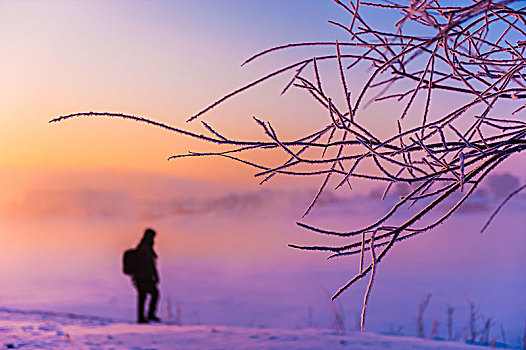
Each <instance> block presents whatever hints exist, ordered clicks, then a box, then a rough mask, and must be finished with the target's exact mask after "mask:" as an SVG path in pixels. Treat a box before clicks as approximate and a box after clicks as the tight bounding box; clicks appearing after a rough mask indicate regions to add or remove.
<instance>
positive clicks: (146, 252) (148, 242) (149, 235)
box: [132, 228, 161, 323]
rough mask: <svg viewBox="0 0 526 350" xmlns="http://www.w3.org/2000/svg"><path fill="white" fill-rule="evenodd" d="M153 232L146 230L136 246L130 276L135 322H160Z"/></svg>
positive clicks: (157, 274) (157, 275)
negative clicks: (134, 259)
mask: <svg viewBox="0 0 526 350" xmlns="http://www.w3.org/2000/svg"><path fill="white" fill-rule="evenodd" d="M155 234H156V233H155V231H154V230H152V229H150V228H148V229H146V230H145V231H144V236H143V237H142V239H141V242H140V243H139V245H138V246H137V248H136V249H137V268H136V272H135V273H134V274H133V275H132V277H133V282H134V284H135V288H137V322H138V323H148V321H155V322H159V321H161V320H160V319H159V318H158V317H157V316H156V315H155V311H156V309H157V301H158V299H159V289H158V288H157V284H158V283H159V273H158V272H157V264H156V260H157V254H156V253H155V251H154V250H153V243H154V238H155ZM147 294H150V305H149V307H148V318H146V317H145V316H144V303H145V301H146V295H147Z"/></svg>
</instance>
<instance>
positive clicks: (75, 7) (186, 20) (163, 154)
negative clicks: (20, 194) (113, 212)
mask: <svg viewBox="0 0 526 350" xmlns="http://www.w3.org/2000/svg"><path fill="white" fill-rule="evenodd" d="M345 15H346V14H345V13H343V12H342V11H341V9H339V8H338V7H337V6H334V5H333V4H332V3H331V2H329V1H326V2H325V1H319V2H318V1H311V2H305V1H299V0H298V1H290V0H289V1H279V2H278V1H276V2H265V1H248V2H246V1H199V2H196V1H173V2H168V1H126V2H124V1H112V2H108V1H73V2H71V1H46V2H40V1H2V2H0V41H1V42H2V43H3V47H4V49H3V50H2V51H3V53H2V58H1V60H0V74H1V76H2V79H1V81H0V115H1V119H0V169H1V170H0V171H1V173H0V174H2V175H1V179H2V189H3V194H2V195H3V196H9V194H8V192H9V191H12V190H13V188H14V187H16V185H14V184H12V182H15V179H16V180H17V181H16V182H20V181H21V180H22V179H25V178H31V177H33V176H35V175H36V174H38V173H39V172H40V175H43V174H44V173H46V172H49V171H52V172H54V173H56V172H58V171H62V170H64V171H80V172H82V171H88V170H101V169H102V170H118V171H143V172H153V173H163V174H170V175H171V176H177V177H191V178H199V179H205V180H210V179H211V177H213V179H215V180H221V181H226V182H231V183H232V182H234V183H238V182H239V181H241V182H253V181H254V180H253V179H252V177H251V174H252V170H251V169H247V168H246V167H243V166H239V165H236V164H233V163H232V162H225V161H223V160H222V161H218V160H214V159H210V160H209V161H205V162H203V161H199V162H198V163H196V162H194V161H184V160H182V161H179V162H178V163H177V164H174V162H167V161H166V159H167V158H168V157H169V156H170V155H173V154H177V153H185V152H187V151H188V150H189V149H196V148H195V147H197V149H199V147H203V146H200V145H197V146H196V145H195V142H193V141H192V140H190V139H188V138H186V137H181V136H175V135H172V134H169V133H167V132H166V131H162V130H160V129H156V128H152V127H150V126H147V125H137V124H136V123H133V122H127V121H123V120H109V119H102V118H100V119H97V120H87V119H77V120H72V121H67V122H64V123H61V124H60V125H56V124H48V121H49V120H50V119H52V118H54V117H57V116H60V115H65V114H70V113H75V112H81V111H109V112H121V113H129V114H134V115H141V116H145V117H148V118H151V119H154V120H157V121H161V122H164V123H168V124H171V125H175V126H179V127H185V128H190V129H194V130H200V129H199V127H200V125H199V124H200V123H199V122H197V123H193V125H192V124H186V123H185V120H186V119H187V118H188V117H189V116H191V115H193V114H194V113H196V112H198V111H199V110H201V109H202V108H203V107H205V106H206V105H207V104H209V103H211V102H213V100H214V99H217V98H219V97H221V96H222V95H224V94H225V93H227V92H229V91H231V90H233V89H235V88H237V87H239V86H241V85H242V84H244V83H246V82H248V81H250V80H253V79H254V78H256V77H258V76H259V75H261V74H263V73H266V72H268V71H269V70H270V69H272V68H276V67H277V65H279V64H280V63H282V62H284V60H283V58H280V59H281V61H278V60H276V57H275V56H274V57H270V58H269V59H263V60H261V61H260V63H256V64H252V65H249V66H247V67H244V68H240V64H241V62H243V61H244V60H245V59H246V58H248V57H249V56H250V55H252V54H253V53H255V52H258V51H260V50H263V49H266V48H268V47H271V46H273V45H276V44H281V43H284V42H292V41H302V40H334V39H335V38H338V36H339V35H340V34H339V33H340V31H339V30H336V29H335V28H334V27H332V26H330V25H329V24H327V19H328V18H333V19H334V18H336V19H342V18H345ZM285 62H287V61H286V60H285ZM288 79H290V77H289V76H286V77H282V78H278V79H277V80H276V81H275V82H270V83H268V84H265V85H264V86H262V87H261V88H259V89H257V90H255V91H253V92H252V91H251V92H248V93H247V94H245V96H241V97H240V98H236V99H234V100H232V103H228V104H225V105H224V106H221V107H220V108H217V109H216V110H214V111H213V112H212V113H210V118H209V119H207V120H208V121H209V122H210V123H211V124H212V125H214V126H216V127H218V128H220V129H222V130H225V132H226V133H227V134H228V133H229V132H230V133H232V132H233V131H235V132H236V133H237V134H239V135H242V136H247V137H253V136H256V135H260V130H258V128H257V127H256V126H255V125H254V123H253V121H252V120H251V116H252V115H258V116H260V117H261V118H264V119H265V118H267V119H270V118H271V117H275V116H284V117H283V118H275V119H277V120H276V124H277V126H282V127H283V128H284V129H285V130H288V129H291V128H290V126H291V125H297V124H296V123H297V120H293V119H292V118H297V116H295V115H291V113H290V111H291V110H292V108H293V107H292V106H294V104H295V106H294V110H295V111H297V114H300V115H301V119H302V123H301V125H302V126H303V127H307V128H308V127H315V126H317V125H318V123H319V121H317V118H316V115H315V113H313V111H312V110H310V108H309V107H311V106H312V105H313V104H312V103H311V102H310V101H308V99H307V98H306V97H304V96H303V95H301V94H299V93H297V92H291V93H290V94H289V96H288V98H280V97H279V92H280V91H281V88H282V86H283V85H284V84H285V83H286V81H287V80H288ZM323 122H324V123H325V121H323ZM199 132H201V131H199ZM285 132H286V131H285ZM292 134H293V133H292ZM192 147H194V148H192ZM212 169H213V170H214V171H213V176H212V175H211V174H210V173H211V170H212Z"/></svg>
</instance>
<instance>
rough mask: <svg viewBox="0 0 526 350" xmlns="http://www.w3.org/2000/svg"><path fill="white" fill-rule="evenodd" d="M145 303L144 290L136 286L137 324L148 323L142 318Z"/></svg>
mask: <svg viewBox="0 0 526 350" xmlns="http://www.w3.org/2000/svg"><path fill="white" fill-rule="evenodd" d="M145 301H146V290H145V289H144V288H143V286H141V285H140V284H138V285H137V322H138V323H148V320H146V318H145V317H144V303H145Z"/></svg>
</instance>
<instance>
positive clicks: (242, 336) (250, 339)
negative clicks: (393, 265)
mask: <svg viewBox="0 0 526 350" xmlns="http://www.w3.org/2000/svg"><path fill="white" fill-rule="evenodd" d="M0 346H2V348H3V349H137V350H139V349H144V350H146V349H159V350H161V349H356V350H366V349H367V350H369V349H386V348H388V349H392V350H408V349H413V350H428V349H433V350H439V349H444V350H456V349H458V350H460V349H466V350H467V349H484V348H483V347H478V346H471V345H467V344H461V343H455V342H439V341H431V340H424V339H415V338H409V337H393V336H385V335H378V334H374V333H363V334H362V333H358V332H355V333H350V334H347V335H342V334H336V333H334V332H331V331H329V330H323V329H313V328H310V329H302V330H285V329H258V328H243V327H227V326H175V325H165V324H155V325H154V324H150V325H138V324H130V323H113V322H111V321H104V320H100V319H96V318H93V319H90V318H89V317H82V318H75V317H74V316H73V315H69V317H68V316H65V315H51V314H42V313H40V314H30V313H24V314H22V313H9V312H5V311H4V312H2V313H1V314H0Z"/></svg>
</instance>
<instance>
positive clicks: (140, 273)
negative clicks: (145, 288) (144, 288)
mask: <svg viewBox="0 0 526 350" xmlns="http://www.w3.org/2000/svg"><path fill="white" fill-rule="evenodd" d="M156 260H157V254H156V253H155V251H154V250H153V246H152V245H150V244H147V243H145V242H141V244H139V245H138V246H137V261H138V264H137V265H138V266H137V272H136V273H135V275H134V276H133V279H134V281H135V283H140V284H150V283H153V284H157V283H158V282H159V274H158V272H157V262H156Z"/></svg>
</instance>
